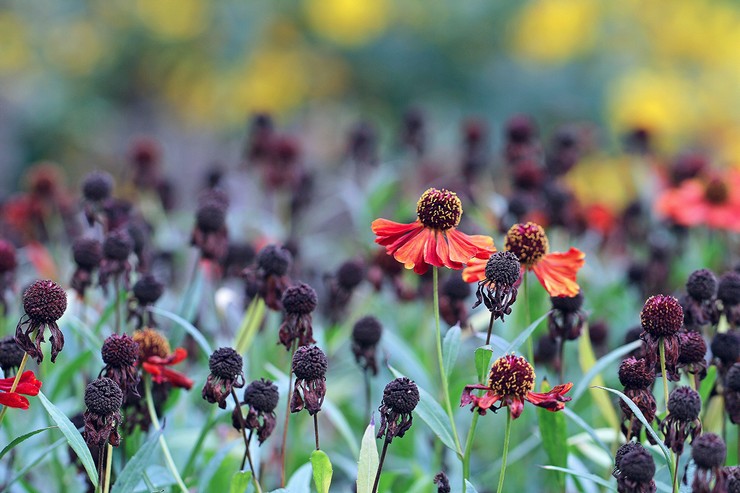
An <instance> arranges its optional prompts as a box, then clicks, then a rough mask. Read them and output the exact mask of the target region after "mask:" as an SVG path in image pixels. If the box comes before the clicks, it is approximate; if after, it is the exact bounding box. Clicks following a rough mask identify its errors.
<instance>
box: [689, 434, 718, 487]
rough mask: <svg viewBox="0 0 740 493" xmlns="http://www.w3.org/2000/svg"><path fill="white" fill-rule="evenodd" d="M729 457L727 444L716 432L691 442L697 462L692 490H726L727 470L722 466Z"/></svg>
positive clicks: (692, 454) (692, 453)
mask: <svg viewBox="0 0 740 493" xmlns="http://www.w3.org/2000/svg"><path fill="white" fill-rule="evenodd" d="M725 457H727V445H725V442H724V441H723V440H722V439H721V438H720V437H719V436H717V435H715V434H714V433H704V434H703V435H700V436H698V437H697V438H696V440H694V441H693V442H692V444H691V458H692V459H694V463H695V464H696V473H695V474H694V482H693V483H692V484H691V491H696V492H699V493H721V492H723V491H727V490H726V486H725V483H726V481H727V478H726V477H725V471H724V470H723V469H722V466H723V465H724V464H725Z"/></svg>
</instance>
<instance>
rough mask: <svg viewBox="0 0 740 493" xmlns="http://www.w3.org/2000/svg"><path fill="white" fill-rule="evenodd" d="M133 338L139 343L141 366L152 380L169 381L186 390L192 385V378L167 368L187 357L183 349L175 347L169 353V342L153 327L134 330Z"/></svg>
mask: <svg viewBox="0 0 740 493" xmlns="http://www.w3.org/2000/svg"><path fill="white" fill-rule="evenodd" d="M133 339H134V341H136V342H137V343H138V344H139V362H140V363H141V367H142V368H143V369H144V371H146V372H147V373H149V374H150V375H151V376H152V381H154V382H155V383H165V382H167V383H171V384H172V385H174V386H175V387H180V388H183V389H187V390H190V389H191V388H192V387H193V381H192V380H190V379H189V378H188V377H186V376H185V375H183V374H182V373H179V372H176V371H174V370H171V369H170V368H169V367H170V366H173V365H176V364H178V363H180V362H182V361H183V360H184V359H185V358H187V357H188V352H187V351H186V350H185V349H183V348H177V349H175V352H174V353H170V344H169V342H167V339H165V338H164V336H162V334H160V333H159V332H157V331H156V330H154V329H144V330H138V331H136V332H134V337H133Z"/></svg>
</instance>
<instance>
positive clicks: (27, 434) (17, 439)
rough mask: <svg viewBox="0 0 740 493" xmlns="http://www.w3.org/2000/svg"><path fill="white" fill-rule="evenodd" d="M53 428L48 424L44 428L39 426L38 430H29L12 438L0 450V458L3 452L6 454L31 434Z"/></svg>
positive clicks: (3, 454)
mask: <svg viewBox="0 0 740 493" xmlns="http://www.w3.org/2000/svg"><path fill="white" fill-rule="evenodd" d="M54 428H56V426H48V427H46V428H39V429H38V430H33V431H30V432H28V433H26V434H25V435H21V436H19V437H17V438H14V439H13V441H11V442H10V443H9V444H7V445H6V446H5V448H4V449H3V450H2V452H0V459H2V458H3V457H4V456H5V454H7V453H8V452H10V451H11V450H12V449H13V448H14V447H15V446H16V445H18V444H19V443H22V442H25V441H26V440H28V439H29V438H31V437H32V436H34V435H38V434H39V433H41V432H42V431H46V430H53V429H54Z"/></svg>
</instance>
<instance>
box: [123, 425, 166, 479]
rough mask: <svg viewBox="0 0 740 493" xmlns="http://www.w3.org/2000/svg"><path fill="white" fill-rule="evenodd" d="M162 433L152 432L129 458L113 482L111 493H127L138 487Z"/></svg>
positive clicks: (159, 431)
mask: <svg viewBox="0 0 740 493" xmlns="http://www.w3.org/2000/svg"><path fill="white" fill-rule="evenodd" d="M161 434H162V430H157V431H155V432H154V433H152V434H151V435H150V436H149V437H148V438H147V439H146V441H145V442H144V444H143V445H142V446H141V447H140V448H139V450H137V451H136V453H135V454H134V456H133V457H131V459H129V461H128V462H127V463H126V466H125V467H124V468H123V471H121V474H120V475H119V476H118V479H116V482H115V484H113V488H112V489H111V493H125V492H127V491H133V490H134V488H136V485H137V484H139V480H140V479H141V476H143V475H144V472H145V471H146V468H147V467H148V466H149V465H150V460H151V457H152V455H153V454H154V451H155V450H156V448H157V445H158V442H159V436H160V435H161Z"/></svg>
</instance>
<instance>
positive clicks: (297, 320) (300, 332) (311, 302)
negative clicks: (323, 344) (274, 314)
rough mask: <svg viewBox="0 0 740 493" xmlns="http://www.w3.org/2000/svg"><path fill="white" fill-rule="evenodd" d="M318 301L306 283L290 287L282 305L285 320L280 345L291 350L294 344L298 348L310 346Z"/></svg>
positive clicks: (281, 326)
mask: <svg viewBox="0 0 740 493" xmlns="http://www.w3.org/2000/svg"><path fill="white" fill-rule="evenodd" d="M317 302H318V300H317V298H316V291H314V289H313V288H312V287H311V286H309V285H308V284H306V283H302V282H301V283H298V284H296V285H294V286H290V287H289V288H288V289H286V290H285V292H284V293H283V299H282V305H283V310H285V319H284V320H283V323H282V324H280V331H279V333H278V336H279V343H280V344H282V345H283V346H285V349H287V350H290V348H291V347H293V344H294V343H295V344H297V347H301V346H308V345H309V344H313V343H315V342H316V341H315V340H314V339H313V325H312V316H311V313H312V312H313V311H314V310H315V309H316V304H317Z"/></svg>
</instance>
